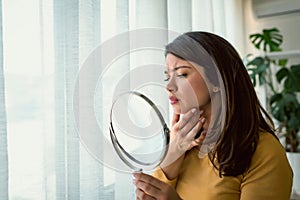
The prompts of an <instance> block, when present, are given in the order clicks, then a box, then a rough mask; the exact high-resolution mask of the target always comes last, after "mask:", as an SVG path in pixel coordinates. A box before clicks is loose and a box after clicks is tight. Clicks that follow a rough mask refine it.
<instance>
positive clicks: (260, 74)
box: [246, 28, 300, 152]
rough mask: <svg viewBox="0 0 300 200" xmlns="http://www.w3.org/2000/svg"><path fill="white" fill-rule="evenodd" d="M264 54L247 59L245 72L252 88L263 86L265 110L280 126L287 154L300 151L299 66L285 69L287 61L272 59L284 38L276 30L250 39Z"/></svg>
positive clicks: (252, 36) (255, 35) (266, 30)
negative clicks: (252, 85) (273, 53)
mask: <svg viewBox="0 0 300 200" xmlns="http://www.w3.org/2000/svg"><path fill="white" fill-rule="evenodd" d="M249 38H250V40H251V42H252V44H253V45H254V46H255V47H256V48H257V49H258V50H260V51H261V52H263V55H260V56H256V57H254V58H253V59H250V60H249V58H251V57H252V54H249V55H248V56H247V60H248V61H247V63H246V66H247V70H248V72H249V75H250V77H251V79H252V82H253V84H254V86H255V85H256V84H257V81H258V83H259V85H264V86H265V89H266V91H267V92H266V103H267V111H268V112H269V113H270V114H271V116H272V117H273V118H275V119H276V120H277V122H278V123H279V127H278V129H279V130H280V132H281V133H283V136H284V137H285V149H286V151H288V152H300V135H299V134H300V133H299V130H300V103H299V96H298V97H297V94H299V92H300V64H296V65H292V66H288V60H287V59H272V58H271V56H270V55H272V52H279V51H282V49H281V44H282V42H283V36H282V35H281V33H280V31H279V30H278V29H277V28H272V29H264V30H263V32H262V33H255V34H251V35H250V36H249Z"/></svg>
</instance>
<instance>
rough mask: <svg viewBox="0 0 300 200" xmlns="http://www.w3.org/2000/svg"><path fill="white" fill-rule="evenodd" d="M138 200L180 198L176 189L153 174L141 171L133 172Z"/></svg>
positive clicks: (175, 199)
mask: <svg viewBox="0 0 300 200" xmlns="http://www.w3.org/2000/svg"><path fill="white" fill-rule="evenodd" d="M133 176H134V180H133V183H134V184H135V186H136V199H137V200H148V199H149V200H153V199H158V200H180V199H181V198H180V197H179V195H178V194H177V193H176V191H175V189H174V188H173V187H172V186H170V185H168V184H167V183H165V182H162V181H160V180H158V179H156V178H154V177H153V176H150V175H148V174H144V173H141V172H137V173H133Z"/></svg>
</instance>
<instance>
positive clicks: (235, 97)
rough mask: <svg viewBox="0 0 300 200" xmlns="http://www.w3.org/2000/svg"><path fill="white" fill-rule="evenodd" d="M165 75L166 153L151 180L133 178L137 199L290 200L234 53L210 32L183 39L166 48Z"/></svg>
mask: <svg viewBox="0 0 300 200" xmlns="http://www.w3.org/2000/svg"><path fill="white" fill-rule="evenodd" d="M166 76H167V78H166V81H167V86H166V89H167V92H168V94H169V97H170V103H171V105H172V107H173V111H174V115H173V123H172V129H171V142H170V146H169V151H168V154H167V157H166V159H165V160H164V161H163V162H162V164H161V165H160V167H159V168H158V169H157V170H156V171H155V172H154V174H153V176H150V175H147V174H143V173H134V174H133V175H134V181H133V182H134V184H135V185H136V188H137V189H136V198H137V199H172V200H176V199H187V200H190V199H204V200H218V199H220V200H227V199H228V200H235V199H242V200H248V199H249V200H253V199H255V200H269V199H272V200H277V199H278V200H285V199H286V200H288V199H289V197H290V192H291V187H292V177H293V174H292V170H291V168H290V165H289V163H288V161H287V158H286V154H285V150H284V149H283V147H282V146H281V144H280V142H279V141H278V139H277V138H276V136H275V134H274V129H273V122H272V120H271V119H270V117H269V116H268V114H267V113H266V111H265V110H264V109H263V108H262V107H261V106H260V103H259V101H258V98H257V96H256V93H255V90H254V88H253V85H252V83H251V80H250V78H249V75H248V73H247V70H246V69H245V67H244V65H243V63H242V61H241V59H240V57H239V55H238V53H237V52H236V51H235V49H234V48H233V47H232V46H231V45H230V44H229V43H228V42H227V41H226V40H224V39H223V38H221V37H219V36H217V35H214V34H211V33H206V32H189V33H185V34H183V35H181V36H179V37H178V38H176V39H175V40H174V41H173V42H172V43H170V44H168V45H167V46H166ZM264 116H266V118H267V120H266V119H264ZM199 135H200V136H199Z"/></svg>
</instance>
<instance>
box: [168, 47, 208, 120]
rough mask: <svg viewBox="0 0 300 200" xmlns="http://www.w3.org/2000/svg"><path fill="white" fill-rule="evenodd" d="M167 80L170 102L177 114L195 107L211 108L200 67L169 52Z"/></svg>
mask: <svg viewBox="0 0 300 200" xmlns="http://www.w3.org/2000/svg"><path fill="white" fill-rule="evenodd" d="M197 69H198V70H197ZM166 81H167V82H168V83H167V86H166V89H167V92H168V95H169V99H170V103H171V105H172V107H173V109H174V112H175V113H176V114H184V113H186V112H187V111H189V110H190V109H192V108H195V107H198V108H199V109H200V110H206V109H207V108H209V106H210V103H211V102H210V95H209V91H208V89H207V86H206V84H205V81H204V79H203V78H202V76H201V75H200V73H199V68H198V67H194V66H193V65H192V64H191V63H189V62H188V61H186V60H182V59H180V58H178V57H176V56H174V55H173V54H170V53H169V54H167V58H166Z"/></svg>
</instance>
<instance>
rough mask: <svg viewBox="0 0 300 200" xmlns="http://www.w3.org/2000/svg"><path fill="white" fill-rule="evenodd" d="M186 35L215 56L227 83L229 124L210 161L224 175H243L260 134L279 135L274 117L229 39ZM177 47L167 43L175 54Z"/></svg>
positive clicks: (225, 85)
mask: <svg viewBox="0 0 300 200" xmlns="http://www.w3.org/2000/svg"><path fill="white" fill-rule="evenodd" d="M184 35H185V36H188V37H190V38H192V39H193V40H194V41H196V42H197V43H199V44H200V45H201V46H202V47H203V48H204V49H205V50H206V51H207V53H208V54H209V55H210V56H211V57H212V58H213V60H214V62H215V64H216V66H217V67H218V70H219V72H220V74H221V76H222V79H223V82H224V87H225V92H226V98H227V99H226V100H227V111H226V117H225V126H224V128H223V130H222V132H221V135H220V138H219V140H218V141H217V143H216V145H215V147H214V149H213V150H212V151H211V152H210V153H209V158H210V161H211V162H212V163H213V165H214V167H215V168H216V169H217V170H219V174H220V176H222V175H225V176H237V175H240V174H243V173H244V172H246V170H247V169H248V168H249V166H250V164H251V159H252V156H253V154H254V152H255V150H256V147H257V143H258V139H259V133H260V132H261V131H264V132H269V133H271V134H273V135H274V136H275V133H274V128H273V127H274V126H273V122H272V119H271V118H270V116H269V115H268V114H267V112H266V111H265V110H264V109H263V108H262V106H261V105H260V103H259V100H258V98H257V95H256V93H255V90H254V87H253V85H252V82H251V79H250V77H249V74H248V72H247V70H246V68H245V66H244V64H243V62H242V60H241V58H240V56H239V54H238V53H237V52H236V50H235V49H234V48H233V46H232V45H231V44H230V43H229V42H227V41H226V40H225V39H223V38H221V37H220V36H217V35H215V34H212V33H207V32H188V33H185V34H184ZM179 37H180V36H179ZM175 40H176V39H175ZM174 47H175V48H181V47H180V46H179V45H177V46H176V45H174V42H173V44H172V43H170V44H169V45H167V46H166V53H173V54H174V51H173V50H172V49H174ZM196 53H197V52H196ZM175 55H176V53H175ZM179 56H180V55H179ZM180 57H182V56H180ZM198 64H200V65H201V63H198ZM263 115H264V116H265V117H266V118H267V120H266V119H265V118H264V116H263ZM268 122H269V123H268ZM275 137H276V136H275Z"/></svg>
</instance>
